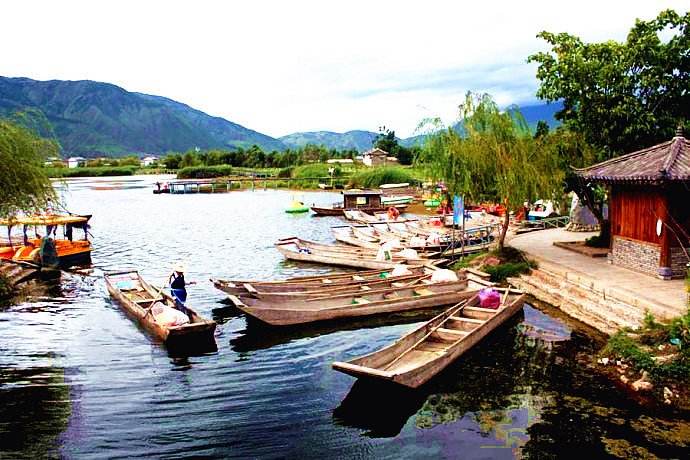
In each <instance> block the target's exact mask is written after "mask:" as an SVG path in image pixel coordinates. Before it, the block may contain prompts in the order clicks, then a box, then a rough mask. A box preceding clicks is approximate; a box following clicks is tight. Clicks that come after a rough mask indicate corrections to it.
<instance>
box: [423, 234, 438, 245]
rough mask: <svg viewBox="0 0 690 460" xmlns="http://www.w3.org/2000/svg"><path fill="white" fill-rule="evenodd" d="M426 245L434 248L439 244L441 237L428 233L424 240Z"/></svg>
mask: <svg viewBox="0 0 690 460" xmlns="http://www.w3.org/2000/svg"><path fill="white" fill-rule="evenodd" d="M426 243H427V244H428V245H429V246H436V245H438V244H441V235H439V234H438V233H436V232H431V233H429V236H428V237H427V239H426Z"/></svg>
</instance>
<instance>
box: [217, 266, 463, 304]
mask: <svg viewBox="0 0 690 460" xmlns="http://www.w3.org/2000/svg"><path fill="white" fill-rule="evenodd" d="M462 275H463V276H464V274H462ZM430 277H431V270H429V273H424V272H418V273H416V274H414V273H413V274H410V275H403V276H394V277H384V278H380V277H377V278H373V279H369V280H364V279H361V280H357V281H352V282H350V283H334V284H321V285H291V284H287V285H260V284H257V285H254V284H253V283H251V282H246V283H242V284H239V285H238V284H235V283H231V282H227V281H221V280H211V281H212V282H213V285H214V286H215V287H216V288H218V289H220V290H221V291H223V292H225V293H227V294H232V295H236V296H250V297H255V298H257V299H268V298H271V297H276V298H278V299H280V298H285V297H286V296H293V297H296V298H300V297H321V296H324V295H328V294H343V293H346V292H360V291H367V290H370V289H383V288H390V287H396V286H397V285H399V284H400V283H410V282H413V281H415V280H419V279H422V278H424V279H427V278H430Z"/></svg>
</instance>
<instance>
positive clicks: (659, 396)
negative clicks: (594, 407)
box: [597, 306, 690, 411]
mask: <svg viewBox="0 0 690 460" xmlns="http://www.w3.org/2000/svg"><path fill="white" fill-rule="evenodd" d="M597 363H598V365H599V366H600V369H601V370H602V371H603V372H604V373H605V374H607V375H609V376H610V377H611V378H613V379H615V380H616V381H618V383H619V384H622V385H623V386H624V387H626V388H627V389H629V390H630V391H632V392H633V393H636V394H637V395H638V396H639V398H640V399H643V400H644V399H650V398H651V399H652V400H654V401H657V402H659V403H661V402H663V404H664V405H667V406H672V407H677V408H680V409H683V410H686V411H690V306H689V307H688V311H687V313H685V314H684V315H683V316H680V317H678V318H674V319H673V320H671V321H669V322H664V323H662V322H659V321H657V320H656V319H655V318H654V317H653V316H652V315H651V314H650V313H647V314H646V315H645V319H644V322H643V323H642V325H641V326H640V327H639V328H638V329H635V330H632V329H623V330H621V331H619V332H617V333H616V334H614V335H613V336H612V337H611V338H610V339H609V341H608V343H607V344H606V346H605V347H604V348H603V349H602V350H601V352H600V353H599V356H598V359H597Z"/></svg>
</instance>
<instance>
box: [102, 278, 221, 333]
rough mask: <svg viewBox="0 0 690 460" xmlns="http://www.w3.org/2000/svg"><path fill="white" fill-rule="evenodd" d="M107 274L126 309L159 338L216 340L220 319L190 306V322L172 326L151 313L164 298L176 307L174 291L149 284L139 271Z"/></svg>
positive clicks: (110, 288) (114, 294)
mask: <svg viewBox="0 0 690 460" xmlns="http://www.w3.org/2000/svg"><path fill="white" fill-rule="evenodd" d="M104 278H105V285H106V287H107V288H108V292H109V293H110V295H111V296H112V297H113V298H114V299H115V300H117V301H118V303H119V305H120V307H122V309H123V310H124V311H125V313H127V315H128V316H130V317H131V318H132V319H133V320H134V321H136V322H137V323H139V324H140V325H141V326H142V327H143V328H144V329H146V331H148V332H149V333H150V334H151V335H152V336H154V337H155V338H157V339H159V340H161V341H163V342H165V343H166V344H168V345H179V344H189V343H192V342H196V343H215V340H214V337H213V332H214V331H215V330H216V322H215V321H213V320H210V319H205V318H203V317H202V316H200V315H199V314H198V313H197V312H195V311H194V310H192V309H191V308H189V307H187V310H189V313H190V320H191V321H190V322H189V323H187V324H183V325H181V326H171V327H167V326H162V325H160V324H158V323H157V322H156V321H155V319H154V316H153V314H152V313H151V308H152V307H153V305H154V304H155V303H157V302H160V303H162V304H164V305H167V306H169V307H172V308H174V307H175V301H174V300H173V298H172V297H171V296H170V295H168V294H166V293H165V292H162V290H161V291H159V290H157V289H156V288H154V287H153V286H151V285H150V284H148V283H147V282H146V281H145V280H144V279H143V278H142V277H141V275H140V274H139V272H137V271H123V272H111V273H107V274H105V275H104Z"/></svg>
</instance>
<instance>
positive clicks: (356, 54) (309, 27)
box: [0, 0, 688, 136]
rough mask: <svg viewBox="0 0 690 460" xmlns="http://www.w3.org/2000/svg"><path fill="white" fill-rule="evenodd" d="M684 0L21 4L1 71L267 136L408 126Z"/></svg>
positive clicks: (507, 99) (518, 81)
mask: <svg viewBox="0 0 690 460" xmlns="http://www.w3.org/2000/svg"><path fill="white" fill-rule="evenodd" d="M687 5H688V4H687V0H685V1H653V2H650V1H648V0H646V1H645V0H641V1H638V0H634V1H628V2H622V1H620V2H619V1H603V0H599V1H590V0H584V1H580V2H559V1H554V0H551V1H541V0H539V1H530V2H514V1H505V2H498V1H484V2H459V1H426V2H418V1H417V2H413V1H375V2H374V1H359V0H354V1H347V2H338V3H336V2H334V1H323V0H322V1H295V0H293V1H246V2H239V1H196V2H191V1H187V2H180V1H131V0H126V1H111V2H105V1H98V2H94V1H63V2H55V1H31V0H25V1H13V2H11V3H9V4H7V3H3V11H2V16H3V18H2V21H1V22H2V27H0V43H2V44H3V50H2V59H0V75H5V76H26V77H30V78H36V79H71V80H78V79H91V80H98V81H106V82H111V83H114V84H117V85H120V86H122V87H124V88H125V89H127V90H130V91H139V92H145V93H150V94H157V95H161V96H166V97H169V98H172V99H175V100H178V101H180V102H184V103H186V104H189V105H191V106H193V107H195V108H198V109H200V110H203V111H205V112H207V113H209V114H212V115H218V116H222V117H224V118H227V119H229V120H231V121H234V122H237V123H240V124H242V125H244V126H247V127H249V128H252V129H255V130H258V131H261V132H264V133H266V134H269V135H272V136H280V135H284V134H288V133H291V132H294V131H312V130H332V131H346V130H349V129H368V130H376V129H377V127H378V126H380V125H382V124H385V125H386V126H389V127H392V128H394V129H395V130H396V132H397V133H398V134H399V135H402V136H407V135H409V134H411V133H412V131H413V130H414V128H415V127H416V125H417V123H418V122H419V120H420V119H421V118H423V117H426V116H442V117H444V118H445V119H446V120H450V119H452V118H453V117H454V116H455V115H456V107H457V104H458V103H459V102H461V100H462V96H463V94H464V93H465V92H466V91H467V90H486V91H490V92H491V93H492V94H494V96H495V97H496V99H497V101H498V102H499V103H501V104H508V103H514V102H517V103H521V102H529V101H534V96H533V95H534V91H535V89H536V86H537V82H536V80H535V78H534V66H530V65H528V64H526V63H525V59H526V57H527V56H528V55H529V54H531V53H533V52H535V51H538V50H540V49H543V48H544V44H543V43H542V42H541V41H540V40H538V39H536V38H535V35H536V34H537V33H538V32H539V31H541V30H544V29H546V30H549V31H554V32H561V31H564V32H569V33H573V34H576V35H579V36H580V37H582V38H583V39H585V40H590V41H598V40H606V39H617V40H622V39H624V38H625V34H626V33H627V31H628V30H629V29H630V27H631V26H632V25H633V23H634V20H635V18H637V17H641V18H644V19H650V18H652V17H654V16H656V14H657V13H658V12H659V11H661V10H662V9H664V8H675V9H676V10H677V11H684V10H685V9H687Z"/></svg>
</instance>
